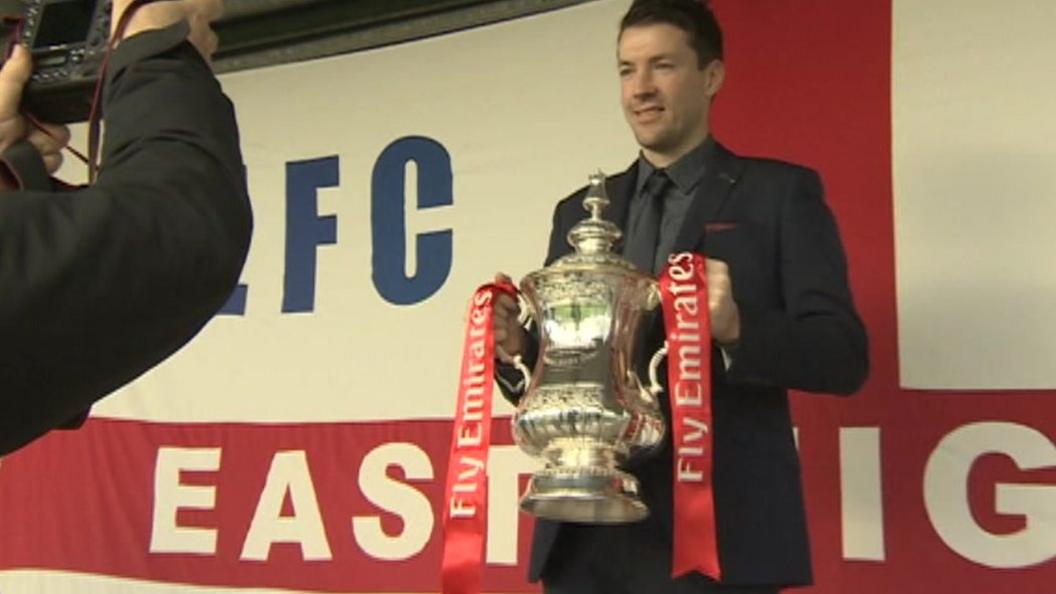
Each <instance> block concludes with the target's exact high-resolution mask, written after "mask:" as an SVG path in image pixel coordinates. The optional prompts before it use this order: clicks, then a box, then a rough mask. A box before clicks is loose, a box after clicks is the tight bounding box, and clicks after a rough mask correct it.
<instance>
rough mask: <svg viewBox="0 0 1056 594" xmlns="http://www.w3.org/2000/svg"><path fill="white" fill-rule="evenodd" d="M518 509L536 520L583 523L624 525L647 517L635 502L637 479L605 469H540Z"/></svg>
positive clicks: (646, 510)
mask: <svg viewBox="0 0 1056 594" xmlns="http://www.w3.org/2000/svg"><path fill="white" fill-rule="evenodd" d="M584 471H586V472H584ZM521 510H522V511H525V512H528V513H530V514H532V515H533V516H535V517H537V518H543V519H547V520H555V521H559V522H580V523H584V524H627V523H630V522H638V521H640V520H644V519H645V518H646V517H647V516H648V515H649V508H647V507H646V506H645V504H644V503H642V501H641V500H640V499H638V479H636V478H635V477H634V476H632V475H630V474H628V473H626V472H623V471H621V470H616V469H608V468H586V469H584V468H547V469H544V470H540V471H539V472H536V473H535V474H534V475H532V479H531V481H530V482H529V483H528V489H527V491H526V492H525V494H524V497H522V498H521Z"/></svg>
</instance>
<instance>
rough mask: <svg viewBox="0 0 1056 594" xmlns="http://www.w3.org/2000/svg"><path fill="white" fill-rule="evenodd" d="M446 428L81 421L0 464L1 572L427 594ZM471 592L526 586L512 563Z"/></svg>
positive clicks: (522, 535)
mask: <svg viewBox="0 0 1056 594" xmlns="http://www.w3.org/2000/svg"><path fill="white" fill-rule="evenodd" d="M451 427H452V425H451V423H450V422H445V421H398V422H378V423H333V424H303V425H239V424H187V425H177V424H153V423H140V422H132V421H108V420H96V419H91V420H89V422H88V423H87V425H86V426H85V427H84V428H83V429H81V430H79V431H75V432H68V433H67V432H57V433H53V434H51V435H49V436H47V437H46V438H44V439H42V440H40V441H38V442H37V443H35V444H33V445H31V446H30V447H28V448H26V449H24V450H22V451H20V452H18V453H16V454H14V455H11V456H9V457H7V458H4V459H3V460H2V462H0V526H2V527H3V531H2V535H0V569H15V568H44V569H60V570H71V571H79V572H87V573H95V574H104V575H111V576H122V577H131V578H142V579H149V580H156V581H161V582H179V583H188V584H200V585H222V586H256V587H276V588H293V589H307V590H318V591H343V592H434V591H436V589H437V586H438V577H439V576H438V571H437V568H438V567H439V565H440V553H441V541H442V539H441V538H440V534H441V530H440V524H441V518H442V515H441V513H440V508H441V502H442V500H443V484H444V471H443V469H444V468H445V465H446V463H447V456H448V445H449V440H450V437H451ZM492 436H493V439H494V442H495V445H496V446H501V447H510V448H515V446H513V445H512V443H513V442H512V437H511V434H510V423H509V419H508V418H503V419H497V420H495V422H494V426H493V428H492ZM492 451H493V455H494V451H495V450H494V449H493V450H492ZM499 470H502V469H501V468H500V469H499ZM490 480H491V481H492V484H491V485H490V488H491V490H499V491H506V492H509V494H510V495H511V497H515V496H516V494H517V493H520V492H521V491H522V489H523V487H524V484H525V482H526V480H527V476H526V475H525V476H523V477H518V475H517V474H516V473H515V472H514V473H510V472H509V471H508V469H507V472H495V471H494V470H493V471H492V472H491V473H490ZM506 511H507V512H508V513H509V514H513V515H514V516H517V518H516V519H511V521H512V522H513V524H512V525H514V526H517V528H518V537H517V557H518V558H522V559H523V558H526V555H527V551H528V545H529V539H530V534H531V526H530V523H529V521H528V518H527V517H521V516H520V515H519V512H518V510H517V509H516V506H515V505H514V506H510V509H509V510H506ZM483 586H484V588H485V589H486V590H487V591H491V592H524V591H526V590H531V589H532V588H531V587H530V586H526V585H525V582H524V570H523V569H522V568H519V567H516V566H513V565H488V566H486V567H485V569H484V572H483Z"/></svg>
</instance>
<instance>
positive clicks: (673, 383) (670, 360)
mask: <svg viewBox="0 0 1056 594" xmlns="http://www.w3.org/2000/svg"><path fill="white" fill-rule="evenodd" d="M660 294H661V303H662V306H663V308H664V329H665V331H666V333H667V379H668V384H667V385H668V394H669V395H670V400H671V424H672V436H673V437H672V439H673V448H672V450H673V452H672V458H673V463H674V471H675V472H674V498H675V501H674V540H675V542H674V552H673V555H672V560H671V574H672V576H674V577H678V576H680V575H683V574H686V573H689V572H690V571H699V572H700V573H703V574H704V575H707V576H709V577H711V578H713V579H715V580H719V579H721V577H722V571H721V569H720V568H719V548H718V539H717V537H716V534H715V500H714V496H713V492H712V463H713V460H712V435H711V429H712V424H711V422H712V419H711V417H712V413H711V320H710V318H709V316H708V280H707V276H706V273H705V260H704V257H703V256H701V255H700V254H691V253H687V252H683V253H679V254H672V255H671V256H670V257H669V258H668V260H667V267H665V268H664V271H663V272H662V273H661V274H660Z"/></svg>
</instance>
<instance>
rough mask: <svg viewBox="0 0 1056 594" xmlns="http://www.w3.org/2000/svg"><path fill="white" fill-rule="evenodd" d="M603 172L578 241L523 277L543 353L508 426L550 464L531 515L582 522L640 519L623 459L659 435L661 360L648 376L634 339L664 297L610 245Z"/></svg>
mask: <svg viewBox="0 0 1056 594" xmlns="http://www.w3.org/2000/svg"><path fill="white" fill-rule="evenodd" d="M608 202H609V201H608V198H607V197H606V194H605V176H604V175H602V174H601V173H600V172H599V173H597V174H595V175H592V176H591V177H590V188H589V190H588V192H587V196H586V197H585V198H584V200H583V204H584V208H585V209H586V210H588V211H589V212H590V217H589V218H587V219H584V220H583V221H581V222H580V223H578V224H577V225H576V226H575V227H573V228H572V230H571V231H570V232H569V234H568V241H569V243H571V244H572V246H573V247H574V248H575V251H574V252H573V253H571V254H569V255H567V256H564V257H563V258H560V259H559V260H557V261H556V262H554V263H553V264H551V265H550V266H547V267H545V268H542V269H540V270H536V271H534V272H531V273H529V274H528V275H527V276H525V277H524V279H523V280H522V281H521V285H520V289H521V294H522V295H523V301H522V311H527V312H528V315H529V316H530V317H531V318H533V319H534V320H535V322H536V325H537V326H538V329H539V357H538V360H537V362H536V364H535V369H534V370H532V371H531V372H529V370H528V369H527V368H526V367H525V366H524V365H523V364H521V363H520V361H519V359H517V360H515V363H516V364H518V367H519V369H521V373H522V374H524V375H525V379H526V386H527V389H526V392H525V395H524V396H523V397H522V398H521V400H520V402H519V404H518V407H517V412H516V414H515V415H514V417H513V433H514V439H515V441H516V442H517V444H518V445H519V446H520V447H521V449H522V450H524V451H525V452H526V453H528V454H530V455H532V456H535V457H538V458H541V459H542V460H543V462H545V467H544V468H543V469H542V470H539V471H537V472H536V473H535V474H533V476H532V477H531V480H530V482H529V485H528V488H527V490H526V493H525V495H524V496H523V497H522V498H521V504H520V505H521V509H522V510H524V511H527V512H529V513H531V514H533V515H535V516H536V517H540V518H546V519H551V520H559V521H571V522H586V523H622V522H634V521H637V520H641V519H643V518H645V517H646V516H647V515H648V514H649V510H648V509H647V507H646V505H645V504H644V503H643V502H642V501H641V500H640V499H639V497H638V480H637V479H636V478H635V477H634V476H633V475H631V474H630V473H628V472H625V471H623V470H621V469H620V466H621V465H623V464H624V463H626V462H628V461H629V460H632V459H637V458H639V457H641V456H644V455H646V454H647V453H649V452H650V451H651V450H653V449H654V448H655V447H656V446H657V445H659V444H660V442H661V439H662V438H663V436H664V431H665V424H664V418H663V415H662V414H661V412H660V408H659V406H658V404H657V399H656V394H657V393H658V392H659V390H660V388H659V386H658V385H657V382H656V368H657V366H658V365H659V361H660V358H661V356H662V354H663V353H662V352H658V353H657V354H656V355H654V356H653V357H652V361H651V363H650V378H651V385H650V386H649V387H645V386H643V384H642V382H641V381H640V380H639V378H638V374H637V372H636V371H635V369H634V362H635V361H636V360H637V359H636V346H637V345H639V344H641V342H642V341H641V336H640V334H641V333H642V332H643V331H644V330H645V329H646V327H647V326H648V322H649V320H650V319H651V318H652V316H653V315H655V312H656V310H657V306H658V305H659V302H660V299H659V291H658V287H657V283H656V281H655V280H654V279H653V278H652V277H650V276H647V275H645V274H643V273H642V272H640V271H639V270H638V269H637V268H636V267H635V266H634V265H633V264H631V263H630V262H628V261H627V260H625V259H623V258H622V257H621V256H620V255H619V254H617V253H615V252H614V251H613V250H614V247H615V246H616V244H617V243H618V242H619V239H620V236H621V232H620V229H619V227H617V226H616V225H614V224H613V223H611V222H610V221H606V220H603V219H602V218H601V210H602V209H603V208H604V207H605V206H606V205H607V204H608Z"/></svg>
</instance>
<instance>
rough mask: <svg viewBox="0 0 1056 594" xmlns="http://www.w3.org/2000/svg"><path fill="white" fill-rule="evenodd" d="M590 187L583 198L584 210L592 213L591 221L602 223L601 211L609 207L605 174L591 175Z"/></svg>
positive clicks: (598, 171)
mask: <svg viewBox="0 0 1056 594" xmlns="http://www.w3.org/2000/svg"><path fill="white" fill-rule="evenodd" d="M589 179H590V187H588V188H587V196H586V197H585V198H583V208H585V209H586V210H587V212H589V213H590V220H592V221H600V220H602V219H601V211H603V210H605V208H606V207H608V206H609V195H608V194H607V193H606V192H605V174H604V173H602V172H601V170H600V169H599V170H597V172H595V173H592V174H590V176H589Z"/></svg>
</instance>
